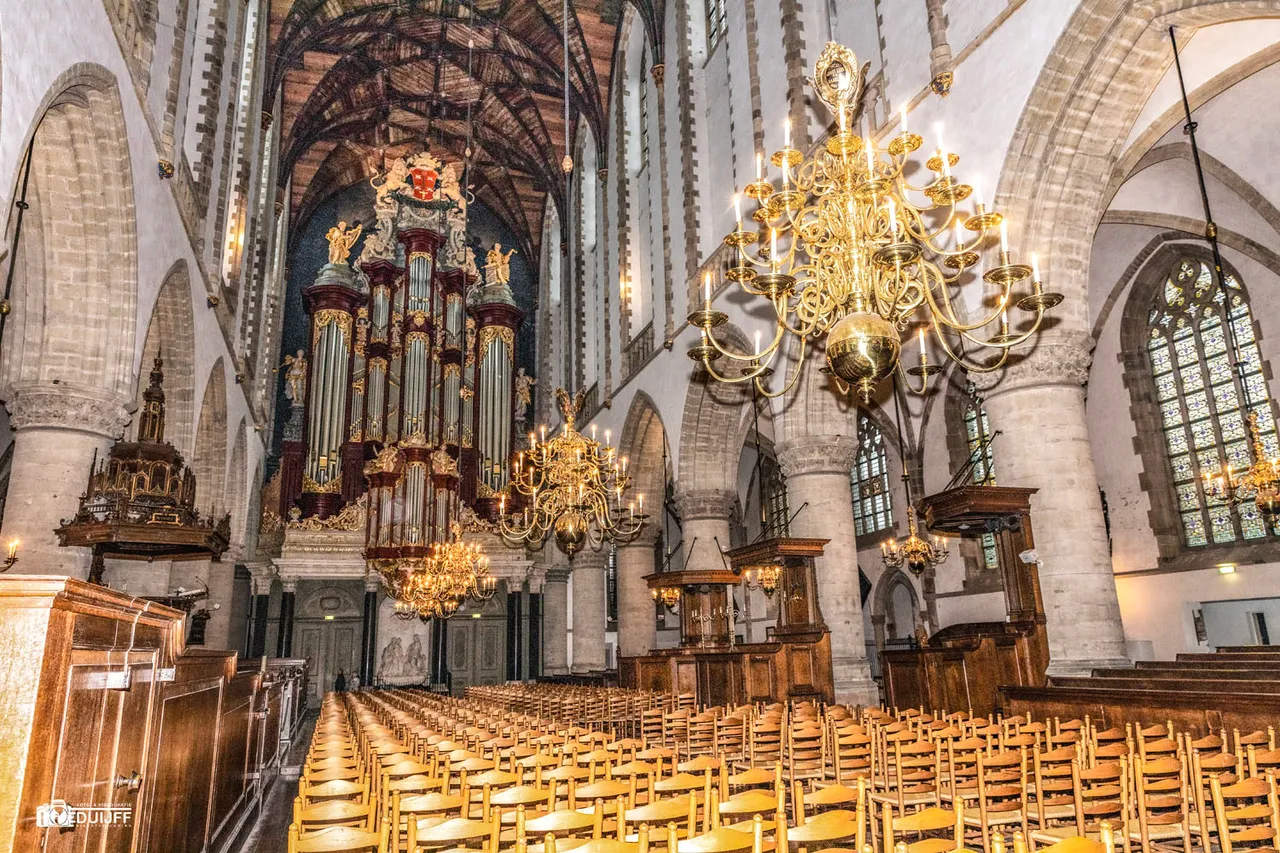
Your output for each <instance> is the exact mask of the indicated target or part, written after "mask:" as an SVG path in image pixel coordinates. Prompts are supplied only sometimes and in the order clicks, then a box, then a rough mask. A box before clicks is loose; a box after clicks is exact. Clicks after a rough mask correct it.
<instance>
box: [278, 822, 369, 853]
mask: <svg viewBox="0 0 1280 853" xmlns="http://www.w3.org/2000/svg"><path fill="white" fill-rule="evenodd" d="M366 850H367V851H371V853H386V851H387V833H386V830H385V829H384V830H383V831H382V832H370V831H368V830H365V829H353V828H351V827H349V826H333V827H329V828H328V829H321V830H318V831H316V832H308V833H307V834H306V835H302V834H301V833H300V831H299V829H298V826H297V824H291V825H290V826H289V845H288V853H360V852H361V851H366Z"/></svg>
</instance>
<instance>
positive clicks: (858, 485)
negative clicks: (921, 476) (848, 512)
mask: <svg viewBox="0 0 1280 853" xmlns="http://www.w3.org/2000/svg"><path fill="white" fill-rule="evenodd" d="M852 483H853V527H854V532H855V533H856V535H858V536H864V535H866V534H868V533H877V532H879V531H881V530H887V529H889V528H890V527H892V526H893V505H892V501H891V499H890V494H889V453H888V451H887V450H886V449H885V446H884V433H882V432H880V429H879V428H878V427H877V426H876V425H875V424H873V423H872V422H871V419H870V418H868V417H867V416H866V415H865V414H862V413H859V414H858V458H857V459H856V460H855V461H854V464H853V476H852Z"/></svg>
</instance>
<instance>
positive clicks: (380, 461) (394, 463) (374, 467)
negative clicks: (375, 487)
mask: <svg viewBox="0 0 1280 853" xmlns="http://www.w3.org/2000/svg"><path fill="white" fill-rule="evenodd" d="M403 464H404V454H402V453H401V452H400V450H399V449H398V448H397V447H396V446H395V445H394V444H388V445H387V446H386V447H384V448H382V450H380V451H378V455H377V456H375V457H373V458H372V459H370V460H369V461H368V462H366V463H364V473H365V476H369V475H372V474H394V473H395V472H396V471H398V470H399V469H400V467H401V466H402V465H403Z"/></svg>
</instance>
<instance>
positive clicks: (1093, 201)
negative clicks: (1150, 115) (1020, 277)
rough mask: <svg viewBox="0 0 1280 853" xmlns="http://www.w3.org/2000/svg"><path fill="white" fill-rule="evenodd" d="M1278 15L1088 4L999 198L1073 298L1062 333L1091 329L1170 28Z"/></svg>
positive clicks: (1248, 0) (1074, 20)
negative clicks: (1097, 282)
mask: <svg viewBox="0 0 1280 853" xmlns="http://www.w3.org/2000/svg"><path fill="white" fill-rule="evenodd" d="M1274 14H1275V3H1274V2H1267V0H1151V2H1144V3H1130V2H1126V0H1084V1H1083V2H1081V3H1080V4H1079V5H1078V7H1077V8H1076V11H1075V13H1074V14H1073V15H1072V17H1071V19H1070V20H1069V21H1068V22H1067V25H1066V26H1065V27H1064V28H1063V31H1062V32H1063V34H1062V36H1060V37H1059V39H1058V42H1057V44H1056V45H1055V46H1054V49H1053V51H1052V53H1051V54H1050V55H1049V58H1048V60H1047V61H1046V62H1045V63H1044V65H1043V67H1042V69H1041V71H1040V76H1039V79H1038V80H1037V81H1036V85H1035V87H1034V88H1033V89H1032V91H1031V95H1030V97H1029V98H1028V99H1027V104H1026V106H1025V108H1024V109H1023V111H1022V116H1021V117H1020V119H1019V121H1018V125H1017V128H1016V129H1015V131H1014V135H1013V139H1012V140H1011V141H1010V144H1009V149H1008V150H1009V154H1008V156H1007V157H1006V158H1005V162H1004V167H1003V168H1002V170H1001V174H1000V183H999V186H998V190H997V194H996V199H997V205H998V208H999V209H1001V210H1003V212H1004V213H1005V216H1006V218H1008V219H1010V220H1011V222H1012V223H1013V224H1014V227H1015V229H1019V230H1021V234H1020V235H1015V236H1016V237H1017V240H1018V243H1019V244H1020V245H1022V246H1026V247H1029V249H1028V250H1030V249H1031V248H1036V247H1043V248H1042V251H1047V252H1048V254H1047V258H1046V262H1047V263H1046V262H1042V263H1043V264H1044V266H1045V279H1046V281H1048V282H1052V283H1053V289H1054V290H1057V291H1062V292H1063V293H1065V295H1066V297H1067V299H1066V301H1065V302H1064V303H1063V304H1062V305H1061V306H1059V307H1058V308H1057V309H1056V310H1055V315H1056V317H1057V319H1058V323H1059V324H1060V326H1061V327H1063V330H1064V331H1065V330H1079V331H1087V330H1088V329H1089V317H1088V314H1089V302H1088V286H1089V276H1088V273H1089V261H1090V254H1091V251H1092V246H1093V235H1094V231H1095V230H1096V229H1097V226H1098V223H1099V221H1100V220H1101V218H1102V215H1103V213H1104V212H1105V210H1106V206H1107V204H1108V203H1109V202H1110V198H1111V192H1110V189H1109V188H1110V187H1112V184H1113V180H1112V179H1113V177H1114V176H1113V171H1114V170H1115V168H1116V166H1117V164H1118V163H1119V162H1120V160H1121V157H1122V155H1123V144H1122V143H1123V141H1124V140H1125V139H1126V138H1127V137H1128V135H1129V130H1130V128H1131V127H1132V125H1133V123H1134V121H1136V120H1137V118H1138V116H1139V115H1140V114H1141V111H1142V109H1143V107H1144V105H1145V104H1146V102H1147V100H1148V96H1149V95H1150V93H1151V92H1152V90H1153V89H1154V88H1155V87H1156V85H1157V83H1158V82H1159V81H1160V79H1161V77H1162V76H1163V75H1164V73H1165V72H1166V70H1167V69H1168V66H1169V63H1170V62H1171V61H1172V53H1171V51H1170V47H1169V35H1168V27H1169V26H1170V25H1174V26H1177V27H1180V28H1183V27H1200V26H1205V25H1209V24H1217V23H1224V22H1227V21H1232V20H1242V19H1248V18H1254V17H1265V16H1274ZM1081 33H1087V34H1089V37H1088V38H1082V37H1081V36H1080V34H1081ZM1050 247H1052V251H1048V249H1049V248H1050Z"/></svg>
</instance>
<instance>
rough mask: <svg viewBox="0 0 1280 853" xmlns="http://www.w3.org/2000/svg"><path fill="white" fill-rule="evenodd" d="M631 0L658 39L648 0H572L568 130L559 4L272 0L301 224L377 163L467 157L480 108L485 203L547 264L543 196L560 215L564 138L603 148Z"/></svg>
mask: <svg viewBox="0 0 1280 853" xmlns="http://www.w3.org/2000/svg"><path fill="white" fill-rule="evenodd" d="M628 4H629V5H633V6H634V7H635V10H636V12H637V13H638V19H637V24H641V23H642V24H643V26H645V28H646V29H647V31H648V33H649V41H650V43H651V44H657V43H658V41H657V39H655V38H654V34H655V33H660V32H661V31H662V30H661V25H660V21H658V20H657V19H656V18H655V17H654V14H653V11H652V8H653V7H652V2H651V0H571V4H570V6H571V8H570V20H569V102H570V103H569V127H566V126H565V120H564V76H563V74H564V71H563V69H564V47H563V41H562V39H563V27H562V18H563V0H474V2H468V0H276V2H273V3H272V4H271V27H270V40H271V44H270V51H271V60H270V68H271V78H270V80H269V83H268V86H269V87H268V90H267V91H269V92H276V91H282V92H283V98H282V100H283V106H282V109H281V113H282V115H281V116H279V117H278V118H279V119H280V120H281V122H282V125H281V128H280V132H281V137H280V138H281V150H282V153H283V159H282V168H281V169H280V173H279V174H280V185H281V186H282V187H284V186H286V185H287V183H288V181H289V180H290V179H291V180H292V185H291V193H292V195H291V202H292V210H293V211H294V214H293V217H292V219H293V222H294V223H295V224H297V225H300V224H301V223H303V222H305V221H306V219H307V218H308V216H309V215H310V213H311V212H312V211H314V210H315V209H316V207H317V206H318V205H319V204H321V203H322V202H323V201H324V200H325V199H326V198H328V197H330V196H332V195H333V194H335V193H338V192H341V191H342V190H344V189H346V188H348V187H350V186H352V185H353V184H355V183H358V182H360V181H365V180H368V178H369V177H370V176H371V175H372V174H373V168H374V164H375V163H378V162H379V159H380V157H385V158H388V159H390V158H395V157H398V156H401V155H403V154H409V153H416V152H417V151H419V150H421V149H422V148H423V147H424V146H427V147H429V148H430V150H431V151H432V152H434V153H437V154H438V155H439V156H442V158H444V159H451V160H462V158H463V153H464V151H465V149H466V146H467V138H468V122H467V108H468V106H470V108H471V124H470V132H471V149H472V164H473V167H472V175H471V186H472V187H473V190H474V192H475V196H476V199H477V200H478V201H479V202H481V203H482V204H485V205H486V206H488V207H489V208H490V209H491V210H492V211H493V212H494V213H495V214H496V215H497V216H499V217H500V218H501V219H502V220H503V221H504V222H505V223H506V224H507V225H508V226H509V227H510V228H511V230H512V231H513V232H514V233H515V234H517V235H518V236H519V237H520V240H521V242H522V243H523V245H522V246H521V249H522V250H523V251H525V252H527V253H528V256H529V257H537V250H538V248H539V243H540V239H541V235H542V218H543V213H544V210H545V203H546V197H547V193H551V194H552V196H553V198H554V200H555V203H556V204H557V205H558V206H559V207H560V209H561V210H563V209H564V208H563V203H564V201H565V199H564V194H565V180H564V173H563V172H562V171H561V166H560V162H561V160H562V158H563V157H564V152H565V137H566V133H567V134H568V135H569V138H571V139H573V138H574V137H575V136H576V134H577V129H578V127H579V124H580V123H581V122H583V121H585V122H586V123H587V124H588V126H590V128H591V130H592V133H593V136H594V137H595V139H596V140H597V144H598V145H601V146H602V145H603V140H604V129H605V128H606V127H607V121H606V115H607V105H608V93H609V91H610V86H611V82H612V81H611V73H612V58H613V55H614V49H615V41H616V39H617V37H618V27H619V25H620V23H621V22H622V20H623V18H624V6H625V5H628ZM469 42H470V43H471V44H472V51H471V70H470V73H468V70H467V46H468V43H469ZM660 55H661V54H660V52H659V51H655V56H660ZM654 61H655V62H656V61H660V60H659V59H657V58H655V60H654ZM601 162H604V161H603V158H601ZM561 219H562V221H563V220H564V217H563V216H562V217H561Z"/></svg>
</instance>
